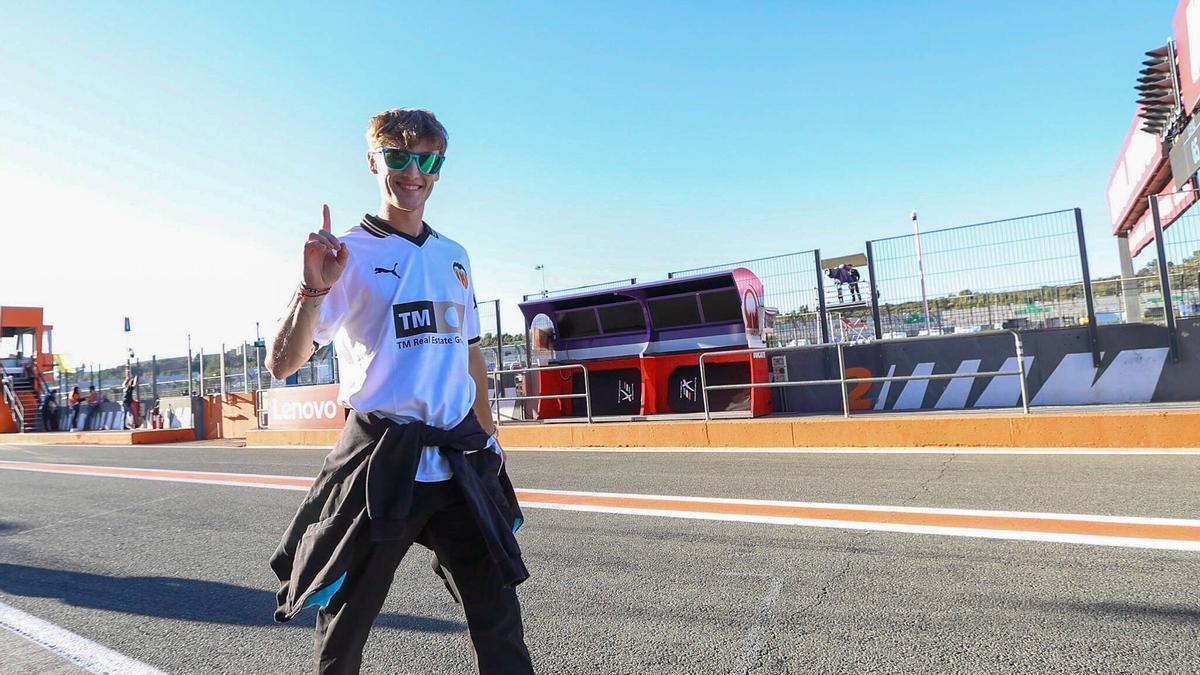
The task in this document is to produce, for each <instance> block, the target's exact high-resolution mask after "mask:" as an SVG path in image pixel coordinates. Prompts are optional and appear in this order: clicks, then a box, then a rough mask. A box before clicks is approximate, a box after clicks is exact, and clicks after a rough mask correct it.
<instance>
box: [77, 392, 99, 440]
mask: <svg viewBox="0 0 1200 675" xmlns="http://www.w3.org/2000/svg"><path fill="white" fill-rule="evenodd" d="M99 409H100V392H98V391H96V387H95V386H94V385H88V397H87V415H86V416H85V417H84V418H83V424H80V425H79V428H80V430H81V431H87V428H88V424H89V423H90V422H91V421H92V415H93V414H94V413H95V412H96V411H97V410H99Z"/></svg>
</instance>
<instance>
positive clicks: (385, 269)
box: [375, 263, 400, 279]
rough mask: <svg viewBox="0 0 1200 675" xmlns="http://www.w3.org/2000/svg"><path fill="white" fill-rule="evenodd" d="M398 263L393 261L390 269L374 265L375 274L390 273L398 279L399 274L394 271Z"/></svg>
mask: <svg viewBox="0 0 1200 675" xmlns="http://www.w3.org/2000/svg"><path fill="white" fill-rule="evenodd" d="M399 265H400V263H393V264H392V269H390V270H389V269H387V268H384V267H376V268H375V274H390V275H392V276H394V277H396V278H397V279H399V278H400V275H399V274H397V273H396V267H398V266H399Z"/></svg>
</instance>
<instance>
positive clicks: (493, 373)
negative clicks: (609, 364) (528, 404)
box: [488, 363, 592, 426]
mask: <svg viewBox="0 0 1200 675" xmlns="http://www.w3.org/2000/svg"><path fill="white" fill-rule="evenodd" d="M576 368H578V369H579V370H582V371H583V393H582V394H550V395H547V396H541V395H539V396H500V392H501V391H502V388H501V382H500V375H503V374H504V373H536V372H540V371H543V370H574V369H576ZM488 376H489V377H491V378H492V382H493V383H494V384H493V386H494V387H495V389H496V396H495V397H494V398H492V399H491V402H492V403H493V404H495V406H496V425H497V426H499V425H500V401H543V400H547V399H563V398H582V399H583V403H584V407H585V408H586V409H587V421H588V424H591V423H592V386H591V382H590V380H589V378H588V370H587V368H585V367H584V366H583V364H580V363H568V364H564V365H561V366H538V367H535V368H512V369H508V370H489V371H488ZM526 382H528V380H526Z"/></svg>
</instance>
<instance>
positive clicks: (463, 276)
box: [454, 260, 471, 288]
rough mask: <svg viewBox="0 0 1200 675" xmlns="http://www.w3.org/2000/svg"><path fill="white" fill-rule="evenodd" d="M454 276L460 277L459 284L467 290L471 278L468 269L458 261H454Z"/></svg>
mask: <svg viewBox="0 0 1200 675" xmlns="http://www.w3.org/2000/svg"><path fill="white" fill-rule="evenodd" d="M454 276H456V277H458V283H460V284H462V285H463V288H466V287H467V284H468V283H470V282H471V279H470V277H468V276H467V268H465V267H463V265H462V263H460V262H458V261H457V260H455V261H454Z"/></svg>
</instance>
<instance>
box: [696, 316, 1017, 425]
mask: <svg viewBox="0 0 1200 675" xmlns="http://www.w3.org/2000/svg"><path fill="white" fill-rule="evenodd" d="M1005 332H1007V333H1008V334H1009V335H1012V336H1013V344H1014V348H1015V352H1016V360H1017V369H1016V370H1015V371H1007V370H996V371H987V372H982V373H979V372H975V373H946V374H942V375H933V374H930V375H892V376H887V377H846V345H845V344H843V343H841V342H839V343H837V344H834V345H800V346H796V347H770V348H766V349H734V350H729V351H721V352H706V353H704V354H701V355H700V364H699V365H700V392H701V398H703V399H704V419H706V420H711V419H712V410H711V409H710V407H709V403H708V392H709V391H710V390H711V391H716V390H718V389H753V388H760V387H765V388H772V389H775V388H781V387H814V386H821V385H832V384H836V385H838V386H839V387H840V388H841V391H842V416H843V417H850V397H849V395H848V392H847V391H846V385H848V384H855V383H858V382H909V381H911V380H953V379H958V378H964V377H1001V376H1014V375H1015V376H1017V377H1018V378H1020V384H1021V411H1022V412H1023V413H1024V414H1026V415H1028V414H1029V389H1028V387H1027V386H1026V382H1025V349H1024V347H1023V346H1022V344H1021V336H1020V335H1019V334H1018V333H1017V332H1016V331H1012V330H1010V331H1005ZM956 337H973V336H969V335H963V336H954V335H930V336H923V337H913V338H895V339H891V340H873V341H871V342H870V343H869V344H872V345H876V344H881V343H885V342H906V343H909V342H914V341H917V340H953V339H955V338H956ZM851 346H854V345H851ZM830 347H833V348H835V349H837V357H838V377H837V379H828V380H789V381H787V382H753V381H751V382H746V383H743V384H714V385H710V384H708V378H707V376H706V375H705V372H704V361H705V359H707V358H711V357H715V356H733V355H740V354H751V355H752V356H751V358H754V356H758V355H762V356H766V355H767V354H771V353H779V352H796V351H810V350H815V349H828V348H830ZM750 377H751V380H753V378H754V369H753V368H751V369H750Z"/></svg>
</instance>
